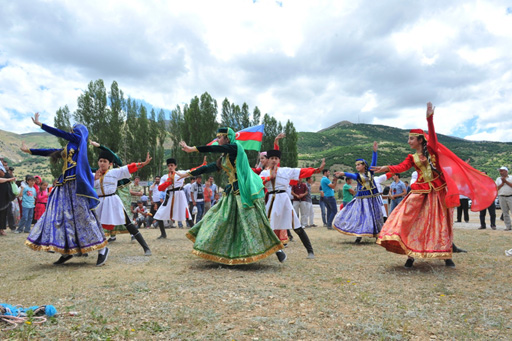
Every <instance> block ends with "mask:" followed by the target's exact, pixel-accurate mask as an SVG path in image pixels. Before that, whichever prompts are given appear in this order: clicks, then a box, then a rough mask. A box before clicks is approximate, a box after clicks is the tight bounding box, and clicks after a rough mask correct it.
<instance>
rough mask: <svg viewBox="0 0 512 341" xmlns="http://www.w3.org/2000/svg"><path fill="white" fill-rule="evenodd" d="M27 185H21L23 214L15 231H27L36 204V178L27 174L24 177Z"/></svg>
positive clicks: (28, 230)
mask: <svg viewBox="0 0 512 341" xmlns="http://www.w3.org/2000/svg"><path fill="white" fill-rule="evenodd" d="M26 181H27V186H25V187H22V194H21V195H22V200H21V205H22V207H23V214H22V217H21V221H20V225H19V226H18V229H17V230H16V232H15V233H22V232H25V233H29V232H30V225H31V224H32V217H33V216H34V207H35V206H36V197H37V191H36V189H35V187H34V184H35V183H36V179H35V178H34V177H33V176H31V175H29V176H27V178H26Z"/></svg>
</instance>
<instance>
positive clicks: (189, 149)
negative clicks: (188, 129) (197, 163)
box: [180, 141, 196, 153]
mask: <svg viewBox="0 0 512 341" xmlns="http://www.w3.org/2000/svg"><path fill="white" fill-rule="evenodd" d="M180 146H181V150H183V151H184V152H185V153H192V152H194V151H196V148H195V147H189V146H188V145H187V143H186V142H185V141H181V142H180Z"/></svg>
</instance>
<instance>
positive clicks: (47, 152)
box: [29, 148, 64, 156]
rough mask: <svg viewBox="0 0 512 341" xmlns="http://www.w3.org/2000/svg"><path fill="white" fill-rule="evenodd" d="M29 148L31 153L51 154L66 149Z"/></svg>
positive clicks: (39, 154)
mask: <svg viewBox="0 0 512 341" xmlns="http://www.w3.org/2000/svg"><path fill="white" fill-rule="evenodd" d="M29 150H30V154H32V155H38V156H49V155H50V154H52V153H55V152H61V151H63V150H64V149H62V148H61V149H54V148H49V149H29Z"/></svg>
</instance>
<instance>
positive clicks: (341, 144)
mask: <svg viewBox="0 0 512 341" xmlns="http://www.w3.org/2000/svg"><path fill="white" fill-rule="evenodd" d="M408 136H409V130H404V129H398V128H393V127H387V126H382V125H371V124H354V123H350V122H347V121H343V122H339V123H337V124H335V125H333V126H331V127H329V128H326V129H323V130H320V131H319V132H316V133H311V132H301V133H299V136H298V142H297V149H298V151H299V161H300V165H301V166H309V165H317V164H318V160H320V159H321V158H324V157H325V159H326V164H327V167H328V168H330V169H331V170H342V171H355V168H354V162H355V160H356V159H358V158H364V159H366V160H368V162H370V160H371V155H372V145H373V141H377V142H378V143H379V159H378V164H379V165H386V164H398V163H400V162H402V161H403V160H404V158H405V156H406V155H407V154H408V153H411V149H410V148H409V145H408V144H407V138H408ZM438 140H439V142H441V143H442V144H444V145H445V146H447V147H448V148H450V149H451V150H452V151H453V152H454V153H455V154H457V156H459V157H460V158H461V159H463V160H466V159H468V158H470V159H471V161H470V163H471V165H472V166H473V167H475V168H477V169H479V170H482V171H486V172H487V173H488V174H489V175H490V176H491V177H493V178H494V177H497V176H498V171H497V168H498V167H499V166H502V165H508V166H512V143H503V142H488V141H469V140H464V139H461V138H457V137H451V136H446V135H441V134H438ZM411 172H412V171H410V172H407V173H406V174H404V175H405V176H408V175H410V173H411Z"/></svg>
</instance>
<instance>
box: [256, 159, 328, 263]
mask: <svg viewBox="0 0 512 341" xmlns="http://www.w3.org/2000/svg"><path fill="white" fill-rule="evenodd" d="M266 157H267V159H268V161H267V166H268V168H267V169H265V170H264V171H262V172H261V174H260V176H261V178H262V179H263V184H264V185H265V187H266V189H267V195H268V198H267V203H266V207H265V208H266V211H267V217H268V220H269V221H270V227H272V229H273V230H274V232H276V235H278V236H279V239H280V240H281V241H282V242H286V241H287V236H285V235H287V230H293V231H295V233H297V234H298V235H299V238H300V240H301V242H302V245H304V247H305V248H306V250H307V252H308V257H307V258H308V259H313V258H315V253H314V252H313V246H312V245H311V241H310V240H309V237H308V235H307V233H306V231H305V230H304V228H303V227H302V225H301V223H300V221H299V218H298V217H297V213H296V212H295V210H294V209H293V205H292V204H291V202H290V199H289V196H288V194H287V193H286V189H287V187H288V185H289V183H290V181H291V180H299V179H300V178H301V175H302V177H303V178H307V177H310V176H311V175H313V174H316V173H320V172H321V171H322V170H323V169H324V166H325V159H323V160H322V164H321V165H320V167H319V168H316V169H315V168H306V169H301V168H287V167H279V166H278V164H279V163H280V161H281V151H279V150H275V149H273V150H268V151H267V154H266ZM301 173H302V174H301ZM283 232H285V233H283Z"/></svg>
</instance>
